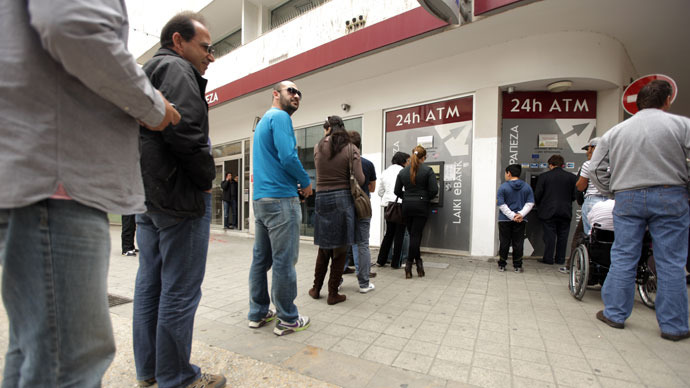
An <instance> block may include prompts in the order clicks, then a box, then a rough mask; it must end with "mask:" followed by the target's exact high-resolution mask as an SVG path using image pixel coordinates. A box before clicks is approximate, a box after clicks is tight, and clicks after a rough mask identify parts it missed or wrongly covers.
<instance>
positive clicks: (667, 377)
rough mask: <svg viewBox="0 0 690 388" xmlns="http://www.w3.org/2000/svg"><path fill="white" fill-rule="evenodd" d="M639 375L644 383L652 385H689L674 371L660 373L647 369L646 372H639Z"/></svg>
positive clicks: (667, 386) (670, 386) (668, 387)
mask: <svg viewBox="0 0 690 388" xmlns="http://www.w3.org/2000/svg"><path fill="white" fill-rule="evenodd" d="M638 377H639V379H640V380H642V383H643V384H645V385H649V386H652V387H664V388H672V387H687V386H688V385H687V383H686V382H685V381H683V380H682V379H681V378H680V377H678V376H677V375H676V374H673V373H671V374H669V373H659V372H655V371H650V370H647V371H645V372H644V373H638Z"/></svg>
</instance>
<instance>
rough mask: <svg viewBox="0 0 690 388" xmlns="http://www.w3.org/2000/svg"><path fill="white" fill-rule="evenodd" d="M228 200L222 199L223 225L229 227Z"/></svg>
mask: <svg viewBox="0 0 690 388" xmlns="http://www.w3.org/2000/svg"><path fill="white" fill-rule="evenodd" d="M230 216H231V214H230V202H228V201H223V227H224V228H227V229H230Z"/></svg>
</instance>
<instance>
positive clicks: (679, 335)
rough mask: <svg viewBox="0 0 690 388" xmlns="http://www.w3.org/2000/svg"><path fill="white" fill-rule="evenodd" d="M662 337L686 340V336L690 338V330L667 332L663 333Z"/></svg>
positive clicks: (670, 339) (671, 339) (672, 339)
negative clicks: (676, 332) (677, 332)
mask: <svg viewBox="0 0 690 388" xmlns="http://www.w3.org/2000/svg"><path fill="white" fill-rule="evenodd" d="M661 338H663V339H665V340H669V341H680V340H684V339H686V338H690V331H686V332H685V333H684V334H678V335H675V334H666V333H661Z"/></svg>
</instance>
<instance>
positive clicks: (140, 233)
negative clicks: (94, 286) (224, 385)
mask: <svg viewBox="0 0 690 388" xmlns="http://www.w3.org/2000/svg"><path fill="white" fill-rule="evenodd" d="M204 202H205V204H206V213H205V214H204V216H203V217H200V218H178V217H173V216H170V215H167V214H163V213H154V212H147V213H145V214H138V215H137V244H138V245H139V249H140V252H139V271H138V272H137V279H136V283H135V288H134V313H133V316H134V318H133V319H134V321H133V324H132V332H133V339H134V361H135V363H136V370H137V379H139V380H147V379H150V378H152V377H155V378H156V380H157V381H158V386H159V387H161V388H167V387H178V386H181V385H185V384H189V383H191V382H192V381H194V380H195V379H197V378H199V375H200V373H201V371H200V369H199V367H198V366H196V365H193V364H191V363H190V362H189V357H190V355H191V350H192V333H193V331H194V314H195V313H196V309H197V307H198V306H199V301H200V300H201V283H202V282H203V280H204V273H205V272H206V254H207V253H208V240H209V235H210V228H211V194H209V193H204Z"/></svg>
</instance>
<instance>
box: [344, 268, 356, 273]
mask: <svg viewBox="0 0 690 388" xmlns="http://www.w3.org/2000/svg"><path fill="white" fill-rule="evenodd" d="M343 273H355V270H354V269H352V267H347V268H345V271H343Z"/></svg>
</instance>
